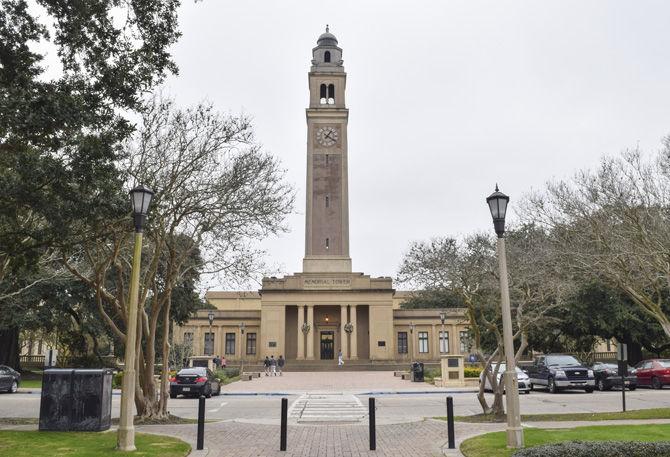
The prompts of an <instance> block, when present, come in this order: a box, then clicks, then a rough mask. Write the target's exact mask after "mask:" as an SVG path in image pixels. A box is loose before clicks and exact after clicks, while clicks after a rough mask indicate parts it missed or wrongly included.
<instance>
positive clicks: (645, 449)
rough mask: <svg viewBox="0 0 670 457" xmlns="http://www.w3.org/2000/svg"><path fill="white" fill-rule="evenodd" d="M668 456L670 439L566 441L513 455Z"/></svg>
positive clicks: (583, 456)
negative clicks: (648, 441)
mask: <svg viewBox="0 0 670 457" xmlns="http://www.w3.org/2000/svg"><path fill="white" fill-rule="evenodd" d="M564 456H570V457H668V456H670V441H658V442H655V443H644V442H640V441H566V442H563V443H556V444H545V445H542V446H534V447H529V448H526V449H521V450H518V451H516V452H515V453H514V454H512V457H564Z"/></svg>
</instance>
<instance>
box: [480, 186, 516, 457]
mask: <svg viewBox="0 0 670 457" xmlns="http://www.w3.org/2000/svg"><path fill="white" fill-rule="evenodd" d="M486 203H487V204H488V205H489V209H490V210H491V217H492V218H493V227H494V228H495V231H496V234H497V235H498V245H497V248H498V269H499V272H500V304H501V308H502V321H503V346H504V348H505V359H506V364H505V396H506V398H507V402H506V403H507V447H510V448H520V447H523V428H521V412H520V410H519V383H518V379H517V374H516V360H515V358H514V337H513V335H512V311H511V307H510V300H509V284H508V279H507V258H506V257H507V255H506V254H505V215H506V213H507V204H508V203H509V197H508V196H507V195H505V194H503V193H502V192H500V191H499V190H498V185H496V190H495V192H493V193H492V194H491V195H489V196H488V198H487V199H486Z"/></svg>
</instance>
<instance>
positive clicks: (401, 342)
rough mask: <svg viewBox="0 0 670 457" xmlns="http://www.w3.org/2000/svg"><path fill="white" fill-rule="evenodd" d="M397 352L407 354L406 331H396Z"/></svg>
mask: <svg viewBox="0 0 670 457" xmlns="http://www.w3.org/2000/svg"><path fill="white" fill-rule="evenodd" d="M398 354H407V332H398Z"/></svg>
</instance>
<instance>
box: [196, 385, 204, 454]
mask: <svg viewBox="0 0 670 457" xmlns="http://www.w3.org/2000/svg"><path fill="white" fill-rule="evenodd" d="M204 445H205V396H204V395H200V399H199V400H198V443H197V446H196V449H197V450H198V451H201V450H202V448H203V447H204Z"/></svg>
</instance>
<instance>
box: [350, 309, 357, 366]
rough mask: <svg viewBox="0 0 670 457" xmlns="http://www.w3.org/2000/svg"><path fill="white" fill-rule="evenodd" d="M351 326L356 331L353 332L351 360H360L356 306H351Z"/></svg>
mask: <svg viewBox="0 0 670 457" xmlns="http://www.w3.org/2000/svg"><path fill="white" fill-rule="evenodd" d="M351 325H353V326H354V330H353V331H352V332H351V357H350V358H351V360H356V359H358V324H357V323H356V305H351Z"/></svg>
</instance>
